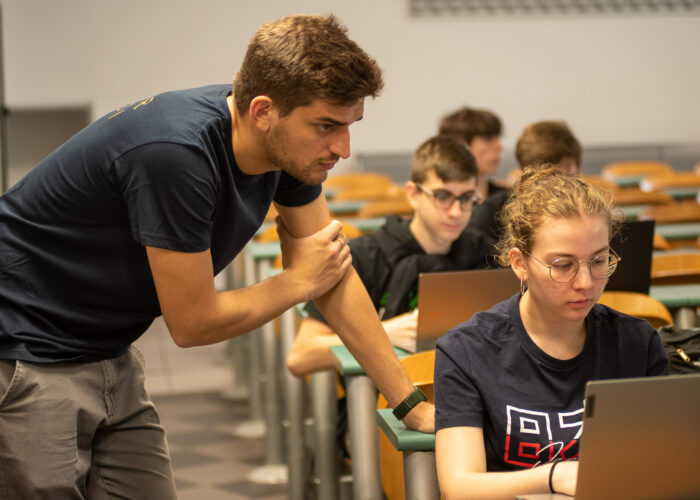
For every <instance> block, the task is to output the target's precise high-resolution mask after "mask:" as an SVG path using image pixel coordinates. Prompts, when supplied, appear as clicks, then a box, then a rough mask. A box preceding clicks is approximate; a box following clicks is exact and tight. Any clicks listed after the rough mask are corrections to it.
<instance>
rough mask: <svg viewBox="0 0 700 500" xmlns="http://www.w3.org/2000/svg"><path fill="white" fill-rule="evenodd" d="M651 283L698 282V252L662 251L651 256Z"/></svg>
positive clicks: (699, 268)
mask: <svg viewBox="0 0 700 500" xmlns="http://www.w3.org/2000/svg"><path fill="white" fill-rule="evenodd" d="M651 283H652V284H653V285H670V284H680V283H700V253H676V252H672V253H662V254H656V255H654V256H653V257H652V258H651Z"/></svg>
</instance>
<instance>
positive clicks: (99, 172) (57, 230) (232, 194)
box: [0, 85, 321, 362]
mask: <svg viewBox="0 0 700 500" xmlns="http://www.w3.org/2000/svg"><path fill="white" fill-rule="evenodd" d="M230 90H231V86H230V85H216V86H209V87H203V88H199V89H190V90H184V91H176V92H166V93H163V94H159V95H156V96H154V97H151V98H148V99H143V100H141V101H137V102H135V103H132V104H129V105H127V106H124V107H122V108H119V109H117V110H115V111H113V112H111V113H109V114H107V115H106V116H104V117H102V118H100V119H99V120H97V121H96V122H94V123H93V124H91V125H90V126H88V127H87V128H85V129H84V130H82V131H81V132H79V133H78V134H77V135H75V136H74V137H73V138H71V139H70V140H69V141H68V142H66V143H65V144H64V145H62V146H61V147H60V148H58V149H57V150H56V151H54V152H53V153H52V154H51V155H50V156H48V157H47V158H46V159H45V160H44V161H42V162H41V163H40V164H39V165H37V166H36V167H35V168H34V169H33V170H32V171H31V172H30V173H29V174H28V175H27V176H26V177H25V178H24V179H22V180H21V181H20V182H18V183H17V184H16V185H15V186H14V187H13V188H12V189H11V190H10V191H8V192H7V193H6V194H5V195H3V196H2V197H1V198H0V259H1V260H0V358H3V359H21V360H26V361H35V362H57V361H94V360H98V359H106V358H111V357H115V356H118V355H120V354H122V353H123V352H124V351H125V350H126V349H127V348H128V346H129V345H130V344H131V342H133V341H134V340H135V339H136V338H138V337H139V336H140V335H141V334H142V333H143V332H144V331H145V330H146V328H148V326H149V325H150V324H151V322H152V321H153V319H154V318H155V317H157V316H158V315H160V307H159V305H158V299H157V295H156V291H155V287H154V284H153V278H152V276H151V272H150V268H149V265H148V260H147V257H146V250H145V246H153V247H158V248H165V249H169V250H175V251H180V252H201V251H205V250H207V249H210V250H211V255H212V261H213V268H214V272H215V273H218V272H219V271H221V270H222V269H223V268H224V267H225V266H226V265H227V264H228V263H229V262H230V261H231V260H232V259H233V257H234V256H235V255H236V254H237V253H238V252H239V251H240V250H241V249H242V248H243V246H244V245H245V244H246V242H247V241H248V240H249V239H250V238H251V237H252V236H253V234H254V233H255V231H256V230H257V229H258V228H259V227H260V225H261V223H262V220H263V218H264V217H265V214H266V213H267V211H268V209H269V206H270V204H271V202H272V201H273V200H274V201H276V202H278V203H280V204H281V205H285V206H300V205H304V204H306V203H309V202H310V201H312V200H314V199H315V198H316V197H317V196H318V195H319V194H320V191H321V188H320V186H306V185H304V184H303V183H301V182H300V181H298V180H296V179H294V178H293V177H291V176H289V175H287V174H286V173H283V172H280V171H274V172H268V173H265V174H260V175H246V174H244V173H242V172H241V171H240V169H239V168H238V166H237V164H236V160H235V158H234V153H233V149H232V144H231V116H230V112H229V108H228V105H227V103H226V97H227V96H228V95H229V94H230Z"/></svg>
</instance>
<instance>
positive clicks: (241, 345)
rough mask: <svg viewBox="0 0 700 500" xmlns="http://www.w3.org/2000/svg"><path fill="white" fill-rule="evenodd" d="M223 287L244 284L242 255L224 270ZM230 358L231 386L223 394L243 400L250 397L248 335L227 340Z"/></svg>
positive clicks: (234, 287)
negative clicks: (224, 280)
mask: <svg viewBox="0 0 700 500" xmlns="http://www.w3.org/2000/svg"><path fill="white" fill-rule="evenodd" d="M224 273H225V278H226V282H225V285H224V286H225V289H226V290H235V289H237V288H242V287H244V286H245V282H244V279H243V278H244V270H243V256H242V255H241V254H238V255H237V256H236V258H235V259H233V262H231V264H229V265H228V266H227V267H226V269H225V270H224ZM227 347H228V350H229V352H230V357H231V358H230V359H231V375H232V377H231V378H232V380H231V387H229V388H228V389H226V390H224V391H223V396H224V397H226V398H228V399H231V400H234V401H245V400H248V398H249V397H250V336H249V335H239V336H238V337H234V338H232V339H230V340H229V341H228V346H227Z"/></svg>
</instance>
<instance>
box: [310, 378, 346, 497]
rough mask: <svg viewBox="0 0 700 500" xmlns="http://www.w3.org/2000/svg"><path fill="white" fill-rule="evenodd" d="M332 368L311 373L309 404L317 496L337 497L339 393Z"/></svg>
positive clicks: (338, 493)
mask: <svg viewBox="0 0 700 500" xmlns="http://www.w3.org/2000/svg"><path fill="white" fill-rule="evenodd" d="M335 377H336V375H335V371H331V370H327V371H323V372H318V373H314V374H313V375H311V406H312V411H313V417H314V449H315V452H316V456H315V460H314V464H315V467H316V470H315V474H316V477H317V478H318V494H317V495H316V497H317V498H323V499H324V500H326V499H327V500H337V499H338V498H339V495H340V492H339V489H338V486H339V476H340V474H339V472H338V460H339V450H338V443H337V441H336V437H337V434H338V396H337V394H336V389H335Z"/></svg>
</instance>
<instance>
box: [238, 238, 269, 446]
mask: <svg viewBox="0 0 700 500" xmlns="http://www.w3.org/2000/svg"><path fill="white" fill-rule="evenodd" d="M243 270H244V273H243V274H244V277H243V284H244V285H245V286H251V285H253V284H255V259H253V256H252V255H251V254H250V252H248V251H247V250H246V249H243ZM246 335H248V342H249V345H250V353H249V354H250V363H249V365H248V366H249V368H250V374H249V378H248V380H249V388H250V390H249V393H250V419H249V420H247V421H245V422H242V423H240V424H238V425H237V426H236V427H234V429H233V434H234V435H235V436H238V437H243V438H261V437H263V436H264V435H265V422H264V421H263V396H262V386H261V383H260V378H261V373H260V365H261V359H262V357H261V355H260V352H261V347H260V345H261V340H260V336H261V334H260V329H257V330H255V331H253V332H250V333H247V334H246Z"/></svg>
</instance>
